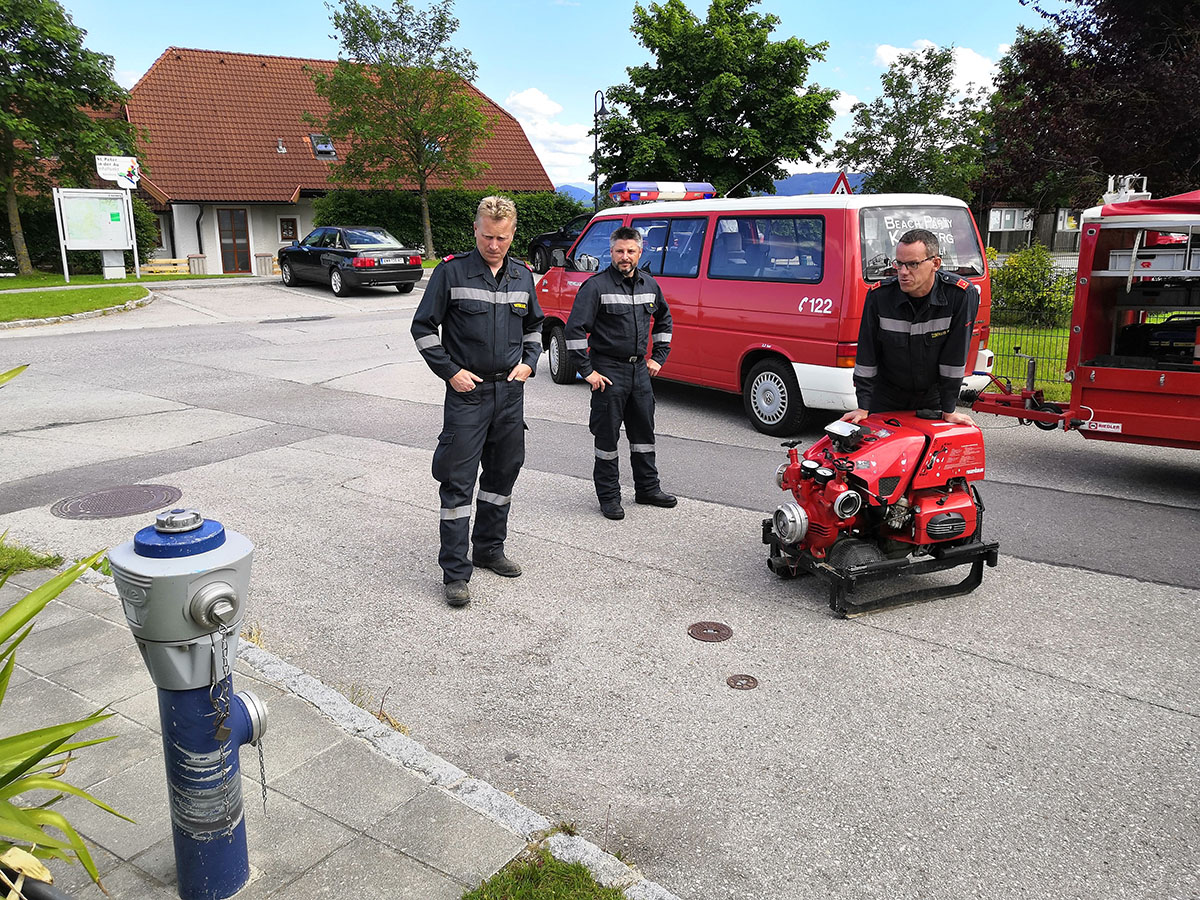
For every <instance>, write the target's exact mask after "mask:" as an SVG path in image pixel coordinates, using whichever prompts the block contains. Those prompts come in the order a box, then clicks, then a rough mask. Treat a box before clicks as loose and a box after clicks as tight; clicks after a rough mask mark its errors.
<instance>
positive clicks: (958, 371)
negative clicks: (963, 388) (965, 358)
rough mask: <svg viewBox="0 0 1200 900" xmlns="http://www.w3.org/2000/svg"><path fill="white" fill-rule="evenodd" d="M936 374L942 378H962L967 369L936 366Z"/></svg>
mask: <svg viewBox="0 0 1200 900" xmlns="http://www.w3.org/2000/svg"><path fill="white" fill-rule="evenodd" d="M938 374H939V375H941V376H942V377H943V378H962V377H963V376H964V375H966V374H967V367H966V366H965V365H964V366H938Z"/></svg>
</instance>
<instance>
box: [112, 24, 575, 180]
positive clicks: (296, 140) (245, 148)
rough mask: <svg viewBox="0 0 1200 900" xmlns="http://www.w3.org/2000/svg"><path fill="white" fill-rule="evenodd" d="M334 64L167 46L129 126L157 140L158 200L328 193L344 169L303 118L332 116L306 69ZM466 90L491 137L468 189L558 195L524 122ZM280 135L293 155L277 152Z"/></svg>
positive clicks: (149, 159) (145, 80) (145, 149)
mask: <svg viewBox="0 0 1200 900" xmlns="http://www.w3.org/2000/svg"><path fill="white" fill-rule="evenodd" d="M333 66H334V63H333V61H332V60H322V59H293V58H291V57H286V56H256V55H253V54H249V53H222V52H219V51H214V50H188V49H182V48H178V47H169V48H167V50H166V51H165V52H164V53H163V54H162V56H160V57H159V58H158V59H157V60H156V61H155V62H154V65H152V66H151V67H150V70H149V71H148V72H147V73H146V74H145V75H143V76H142V78H141V80H140V81H139V82H138V83H137V84H135V85H134V86H133V89H132V90H131V91H130V100H129V104H128V114H129V120H130V121H131V122H132V123H133V124H135V125H137V126H139V127H140V128H143V129H145V130H146V132H148V134H149V139H148V140H146V141H144V142H142V144H141V146H140V148H139V153H140V161H141V164H142V166H143V167H144V168H145V169H147V172H146V176H147V178H149V179H153V183H154V186H155V188H156V189H157V190H156V192H155V193H156V195H157V194H161V195H162V197H164V198H169V199H170V200H172V201H175V202H183V203H187V202H200V201H209V202H243V203H253V202H275V203H288V202H295V198H296V197H297V196H299V192H300V191H310V190H312V191H322V190H328V189H329V188H330V187H331V185H330V184H329V181H328V174H329V168H330V166H333V165H337V164H338V163H337V162H335V161H329V160H324V159H317V158H316V157H315V156H313V153H312V148H311V147H310V145H309V142H308V135H309V133H310V132H315V131H317V129H316V128H311V127H310V126H308V125H306V124H305V123H304V119H303V118H302V114H303V113H305V112H308V113H311V114H313V115H314V116H316V117H317V118H318V119H320V118H321V117H323V116H324V115H325V114H326V113H327V112H328V110H329V106H328V104H327V103H326V102H325V100H323V99H322V98H320V97H318V96H317V93H316V91H315V90H314V89H313V83H312V79H311V78H310V77H309V75H308V73H307V72H306V71H305V67H311V68H313V69H316V70H318V71H325V72H330V71H332V69H333ZM467 88H468V90H470V91H471V93H473V94H475V95H476V96H478V97H480V98H482V99H483V101H484V106H483V108H484V112H485V114H486V115H487V116H488V119H489V127H490V129H491V132H492V135H491V137H489V138H488V139H487V141H486V142H485V143H484V144H483V146H482V148H481V150H480V151H479V158H480V159H482V160H483V161H484V162H486V163H487V164H488V168H487V169H486V170H484V172H483V174H482V175H480V176H479V177H477V178H475V179H474V180H472V181H468V182H466V184H465V185H464V186H465V187H467V188H472V189H477V190H478V189H484V188H487V187H492V186H494V187H498V188H500V189H502V190H508V191H552V190H554V186H553V184H552V183H551V181H550V179H549V177H548V176H547V175H546V170H545V169H544V168H543V167H542V164H541V162H539V160H538V158H537V156H536V154H534V152H533V148H532V147H531V146H530V144H529V139H528V138H527V137H526V136H525V132H524V131H523V130H522V129H521V126H520V125H519V124H518V123H517V121H516V119H514V118H513V117H512V116H511V115H509V114H508V113H507V112H505V111H504V110H503V109H501V108H500V107H499V106H497V105H496V104H495V103H494V102H493V101H492V100H490V99H489V98H488V97H486V96H484V95H483V94H482V93H480V92H479V91H478V90H477V89H476V88H475V87H474V86H473V85H467ZM280 138H282V139H283V145H284V146H285V147H286V148H287V151H288V152H287V153H279V152H278V151H277V149H276V148H277V142H278V140H279V139H280ZM446 186H447V185H445V184H437V183H435V184H434V185H433V187H446ZM415 188H416V186H415V185H413V186H412V189H414V190H415ZM156 199H157V196H156Z"/></svg>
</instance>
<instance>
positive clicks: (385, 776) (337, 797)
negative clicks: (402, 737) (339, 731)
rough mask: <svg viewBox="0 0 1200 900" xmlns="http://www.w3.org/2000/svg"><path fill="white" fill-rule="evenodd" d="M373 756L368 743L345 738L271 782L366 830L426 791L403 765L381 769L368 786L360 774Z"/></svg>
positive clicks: (278, 788)
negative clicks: (401, 766)
mask: <svg viewBox="0 0 1200 900" xmlns="http://www.w3.org/2000/svg"><path fill="white" fill-rule="evenodd" d="M374 758H375V757H374V751H373V750H372V749H371V748H370V746H368V745H367V744H366V743H365V742H363V741H360V740H356V739H353V738H344V739H343V740H341V741H340V742H338V743H337V744H334V745H333V746H332V747H330V748H329V749H328V750H326V751H325V752H324V753H322V754H321V755H319V756H316V757H314V758H313V759H311V760H309V761H308V762H305V763H303V764H301V765H300V766H297V767H296V768H295V769H293V770H292V771H290V772H289V773H288V774H286V775H284V776H283V777H281V778H279V779H277V780H272V779H271V776H270V774H269V772H268V775H267V783H268V784H269V785H270V786H271V787H273V788H275V790H277V791H279V792H280V793H282V794H285V795H286V796H289V797H291V798H293V799H295V800H298V801H299V802H301V803H305V804H308V805H309V806H311V807H313V808H315V809H319V810H321V811H322V812H324V813H325V814H326V815H328V816H330V817H332V818H334V819H336V820H337V821H339V822H341V823H343V824H345V825H348V826H349V827H351V828H353V829H356V830H359V831H364V830H366V829H367V828H369V827H370V826H372V825H374V824H375V823H376V822H378V821H379V820H380V819H382V818H383V817H384V816H386V815H387V814H388V813H390V812H391V811H392V810H394V809H396V807H398V806H400V805H401V804H402V803H405V802H406V801H408V800H410V799H412V798H413V797H415V796H416V795H417V794H418V793H420V792H421V790H422V789H424V788H425V786H426V782H425V781H424V779H421V778H418V777H417V776H415V775H413V774H412V773H410V772H406V771H405V770H404V769H401V768H400V767H399V766H379V767H377V768H375V769H374V772H373V778H372V779H371V780H370V781H365V780H363V779H361V778H359V777H358V773H359V772H361V771H362V770H363V769H362V767H363V766H364V765H366V764H367V763H368V762H369V761H370V760H372V759H374Z"/></svg>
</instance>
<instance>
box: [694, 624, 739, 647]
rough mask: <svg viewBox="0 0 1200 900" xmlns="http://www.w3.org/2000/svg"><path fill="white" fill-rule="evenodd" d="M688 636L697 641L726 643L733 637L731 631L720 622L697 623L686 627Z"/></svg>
mask: <svg viewBox="0 0 1200 900" xmlns="http://www.w3.org/2000/svg"><path fill="white" fill-rule="evenodd" d="M688 634H690V635H691V636H692V637H694V638H695V639H696V640H698V641H709V642H712V643H715V642H717V641H727V640H729V639H730V638H731V637H733V629H732V628H730V627H729V626H728V625H725V624H723V623H721V622H697V623H696V624H695V625H689V626H688Z"/></svg>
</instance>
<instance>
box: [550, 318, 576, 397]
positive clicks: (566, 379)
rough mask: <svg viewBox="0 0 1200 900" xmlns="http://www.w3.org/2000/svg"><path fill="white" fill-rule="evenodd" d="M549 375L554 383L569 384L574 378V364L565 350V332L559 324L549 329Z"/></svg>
mask: <svg viewBox="0 0 1200 900" xmlns="http://www.w3.org/2000/svg"><path fill="white" fill-rule="evenodd" d="M549 352H550V377H551V378H552V379H553V380H554V383H555V384H570V383H571V382H572V381H574V380H575V364H574V363H572V362H571V354H570V353H568V352H567V334H566V332H565V331H563V327H562V326H561V325H555V326H554V327H553V328H551V329H550V350H549Z"/></svg>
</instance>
